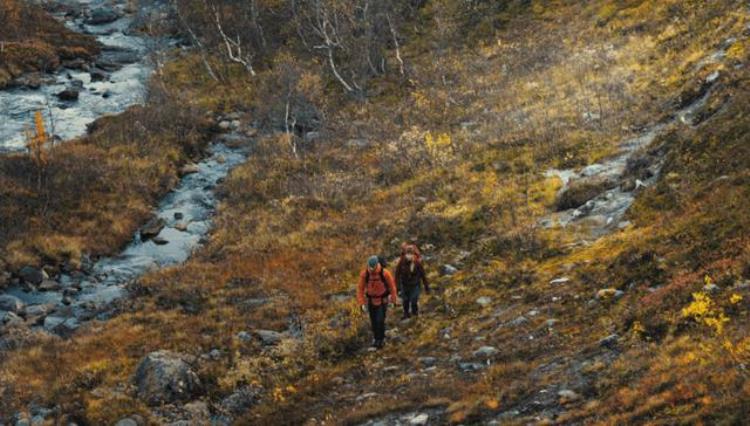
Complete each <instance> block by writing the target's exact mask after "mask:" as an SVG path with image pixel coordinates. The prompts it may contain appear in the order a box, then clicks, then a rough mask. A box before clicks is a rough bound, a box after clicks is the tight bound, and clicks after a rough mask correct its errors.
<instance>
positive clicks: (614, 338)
mask: <svg viewBox="0 0 750 426" xmlns="http://www.w3.org/2000/svg"><path fill="white" fill-rule="evenodd" d="M619 340H620V336H618V335H617V334H610V335H609V336H607V337H605V338H603V339H600V340H599V346H602V347H605V348H613V347H614V346H615V345H617V342H618V341H619Z"/></svg>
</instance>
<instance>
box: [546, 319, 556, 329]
mask: <svg viewBox="0 0 750 426" xmlns="http://www.w3.org/2000/svg"><path fill="white" fill-rule="evenodd" d="M558 322H560V320H558V319H556V318H550V319H548V320H547V321H546V322H545V324H547V327H550V328H552V327H554V326H555V324H557V323H558Z"/></svg>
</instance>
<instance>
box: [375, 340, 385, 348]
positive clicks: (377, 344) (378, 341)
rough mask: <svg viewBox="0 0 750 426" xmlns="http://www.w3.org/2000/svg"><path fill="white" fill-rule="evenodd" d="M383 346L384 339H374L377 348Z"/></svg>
mask: <svg viewBox="0 0 750 426" xmlns="http://www.w3.org/2000/svg"><path fill="white" fill-rule="evenodd" d="M383 346H385V340H376V341H375V347H376V348H378V349H383Z"/></svg>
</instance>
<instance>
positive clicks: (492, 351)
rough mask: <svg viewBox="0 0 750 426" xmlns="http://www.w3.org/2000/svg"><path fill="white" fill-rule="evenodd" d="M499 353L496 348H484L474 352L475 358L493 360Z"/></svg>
mask: <svg viewBox="0 0 750 426" xmlns="http://www.w3.org/2000/svg"><path fill="white" fill-rule="evenodd" d="M498 352H499V351H498V350H497V348H496V347H494V346H482V347H481V348H479V349H477V350H476V351H474V357H475V358H492V357H493V356H495V355H497V353H498Z"/></svg>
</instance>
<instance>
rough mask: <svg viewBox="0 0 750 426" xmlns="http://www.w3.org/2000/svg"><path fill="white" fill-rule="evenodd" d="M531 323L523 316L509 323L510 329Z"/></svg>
mask: <svg viewBox="0 0 750 426" xmlns="http://www.w3.org/2000/svg"><path fill="white" fill-rule="evenodd" d="M527 322H529V319H528V318H526V317H525V316H523V315H521V316H519V317H516V318H515V319H513V320H511V321H509V322H508V326H509V327H518V326H519V325H523V324H526V323H527Z"/></svg>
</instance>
